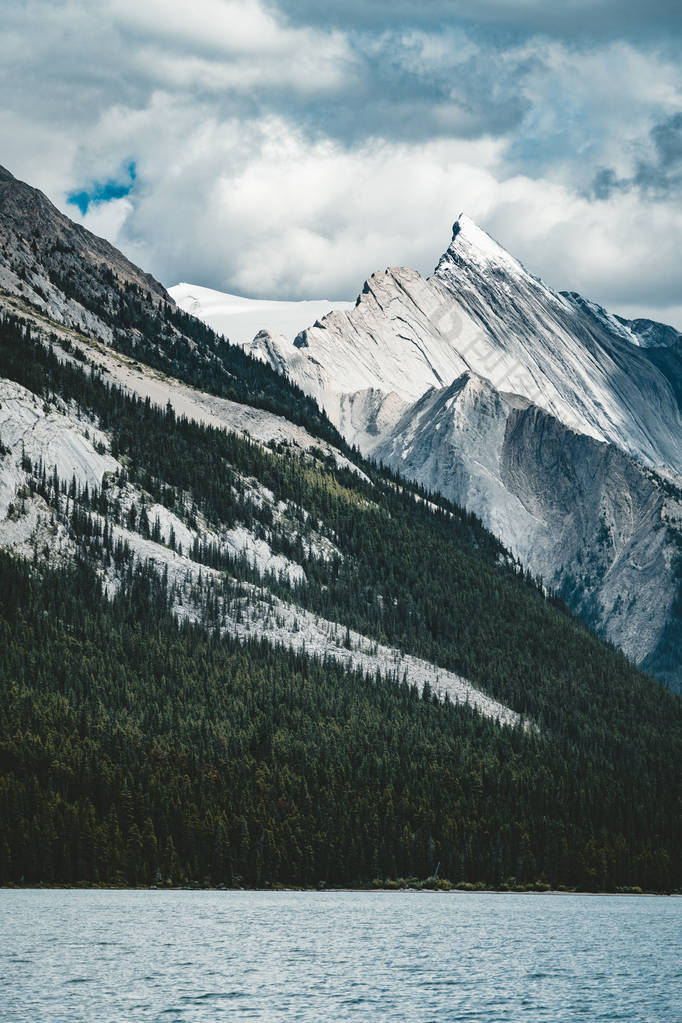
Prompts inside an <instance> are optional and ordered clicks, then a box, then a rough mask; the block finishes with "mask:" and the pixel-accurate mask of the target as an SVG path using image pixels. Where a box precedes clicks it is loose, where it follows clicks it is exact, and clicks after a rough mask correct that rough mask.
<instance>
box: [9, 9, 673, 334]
mask: <svg viewBox="0 0 682 1023" xmlns="http://www.w3.org/2000/svg"><path fill="white" fill-rule="evenodd" d="M2 7H3V26H2V32H1V33H0V95H1V96H2V100H1V102H0V139H2V152H0V163H1V164H3V165H4V166H5V167H7V168H8V169H9V170H10V171H11V172H12V173H13V174H14V175H15V176H17V177H20V178H22V179H23V180H26V181H28V182H30V183H31V184H34V185H36V186H37V187H39V188H41V189H42V190H43V191H44V192H46V194H47V195H48V196H49V197H50V198H51V199H52V200H53V202H55V203H56V205H57V206H58V207H59V208H60V209H62V210H64V211H65V212H67V213H68V214H69V215H70V216H71V217H73V219H75V220H78V221H80V222H82V223H84V224H85V225H86V226H87V227H88V228H90V229H91V230H92V231H94V232H95V233H97V234H100V235H103V236H105V237H107V238H109V239H110V240H111V241H113V242H114V243H115V244H116V245H118V247H119V248H121V249H122V250H123V251H124V252H125V253H126V255H128V256H129V257H130V258H131V259H133V260H134V261H135V262H136V263H138V264H140V265H141V266H143V267H144V268H145V269H146V270H149V271H151V272H152V273H153V274H154V275H155V276H156V277H157V278H158V279H159V280H161V281H162V282H163V283H164V284H166V285H167V286H170V285H173V284H175V283H177V282H178V281H189V282H191V283H195V284H202V285H205V286H207V287H212V288H217V289H219V290H224V291H230V292H236V293H239V294H244V295H248V296H252V297H263V298H286V299H292V298H323V297H324V298H328V299H330V300H334V299H352V298H354V297H355V295H356V294H357V293H358V292H359V291H360V289H361V287H362V283H363V281H364V279H365V278H366V277H368V276H369V275H370V274H371V273H372V272H374V271H376V270H383V269H385V268H386V267H387V266H389V265H391V266H395V265H404V266H411V267H415V268H416V269H418V270H420V271H421V272H422V273H424V274H429V273H430V272H431V271H432V270H433V268H434V266H435V265H436V263H437V261H438V257H439V256H440V254H441V252H442V251H443V250H444V249H445V248H446V247H447V245H448V244H449V241H450V236H451V226H452V222H453V221H454V220H455V218H456V217H457V216H458V214H459V213H460V212H462V211H465V212H467V213H468V214H469V215H470V216H471V217H473V218H474V220H476V221H477V223H479V224H480V225H481V226H482V227H483V228H485V229H486V230H487V231H488V232H489V233H490V234H492V235H493V237H495V238H496V239H497V240H498V241H499V242H500V243H501V244H503V245H504V246H505V247H506V248H507V249H509V250H510V251H511V252H512V253H513V254H514V255H515V256H517V257H518V258H519V259H520V260H521V261H522V262H523V263H524V264H525V265H526V266H527V268H528V269H529V270H531V272H533V273H534V274H536V275H538V276H541V277H542V278H543V279H544V280H545V281H547V283H548V284H550V285H552V286H553V287H556V288H559V289H566V290H576V291H580V292H582V293H583V294H584V295H586V296H587V297H589V298H591V299H593V300H595V301H597V302H600V303H601V304H603V305H606V306H607V307H608V308H609V309H611V310H612V311H614V312H617V313H620V314H622V315H631V316H638V315H642V316H650V317H652V318H655V319H661V320H663V321H665V322H669V323H672V324H674V325H675V326H677V327H678V328H680V329H682V256H681V253H680V243H681V241H682V61H681V60H680V52H681V47H682V8H680V4H679V0H674V2H663V0H645V2H639V0H590V2H588V0H564V2H563V3H561V4H559V3H556V4H555V3H549V2H547V0H513V2H511V0H477V2H474V0H449V2H444V0H421V2H418V3H414V2H411V0H393V2H392V3H390V4H389V3H385V2H382V3H376V2H370V0H362V2H360V0H330V2H327V3H323V2H320V0H317V2H316V0H193V2H192V3H191V4H190V3H186V2H182V3H180V2H175V0H3V4H2Z"/></svg>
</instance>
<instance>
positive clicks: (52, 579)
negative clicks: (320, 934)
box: [0, 319, 682, 888]
mask: <svg viewBox="0 0 682 1023" xmlns="http://www.w3.org/2000/svg"><path fill="white" fill-rule="evenodd" d="M245 358H247V357H246V356H245ZM0 377H4V378H6V379H8V380H12V381H16V382H17V384H20V385H23V386H24V387H26V388H28V390H29V392H31V393H32V394H34V395H36V396H38V397H39V399H40V400H41V401H42V402H43V403H44V404H45V406H46V407H50V406H52V405H55V404H58V405H59V407H60V408H62V409H63V410H64V412H65V413H66V412H68V414H69V415H71V416H72V417H76V418H77V419H79V421H82V422H85V423H87V424H91V428H92V429H96V430H97V431H100V433H98V436H100V435H101V437H103V438H104V439H105V440H102V441H98V444H99V445H100V446H101V448H102V450H103V451H104V450H105V448H106V447H107V445H108V456H110V457H111V458H112V459H115V461H114V462H113V464H114V465H116V467H117V468H116V469H115V471H113V472H112V471H110V472H108V473H105V475H104V477H103V478H102V482H101V485H100V486H98V487H93V486H83V485H82V483H81V482H79V480H78V479H76V477H75V476H74V478H73V479H66V478H60V477H59V476H58V474H57V472H56V470H54V469H53V468H51V467H50V465H49V464H47V463H46V462H45V461H42V460H41V461H38V462H37V463H35V464H34V462H32V461H31V459H30V458H29V457H28V456H26V455H25V454H24V457H23V459H22V466H21V471H22V473H23V477H22V478H23V479H24V480H25V483H24V484H23V485H22V493H21V495H20V496H18V499H17V506H16V507H15V508H14V509H13V510H12V515H13V516H15V518H18V519H20V518H21V516H22V514H23V515H26V514H28V512H27V511H25V510H22V505H23V506H25V508H30V507H32V506H35V507H40V508H41V509H43V510H42V511H41V514H42V515H43V517H45V516H46V515H48V516H50V517H51V524H50V527H49V528H50V529H52V530H53V531H54V533H55V534H58V533H59V532H60V531H61V533H63V534H64V536H65V537H66V538H67V540H68V543H69V544H70V547H69V548H68V549H69V550H70V551H71V555H70V557H69V559H67V560H66V561H64V560H62V564H61V567H56V565H55V559H54V557H53V556H52V557H51V556H50V554H49V550H48V551H46V550H44V549H43V544H42V541H41V544H40V545H39V544H37V543H36V545H35V547H34V551H33V554H32V561H31V563H30V564H28V563H27V564H22V563H20V562H17V561H15V560H13V559H12V558H11V557H10V556H3V559H2V563H1V571H0V586H1V588H2V606H1V608H0V628H1V629H2V630H3V638H2V642H1V643H0V659H1V660H0V663H1V669H0V670H1V674H0V685H1V687H2V712H1V717H0V721H1V723H2V724H1V730H0V756H1V759H0V772H1V778H0V794H1V795H0V798H1V802H0V811H1V816H2V820H3V822H5V824H6V827H5V830H4V842H3V840H2V839H0V861H1V862H0V871H1V874H0V877H1V879H2V880H3V881H5V882H7V881H12V882H20V881H22V879H23V881H24V882H25V883H29V882H30V883H33V882H37V881H46V882H66V881H69V882H77V881H110V882H126V883H150V882H152V881H155V880H157V879H167V878H171V879H172V880H173V881H174V882H176V883H178V882H181V881H188V880H192V881H196V882H203V881H204V880H209V881H210V882H211V883H216V884H217V883H225V884H235V883H245V884H262V883H275V882H281V883H288V884H317V883H319V882H325V883H337V884H341V883H351V882H360V881H362V882H365V881H370V880H372V879H373V878H375V877H377V876H381V877H396V876H409V875H413V874H414V875H418V876H422V877H424V876H427V875H428V874H430V873H431V872H432V871H433V870H434V869H435V867H436V865H437V864H438V862H440V863H441V874H442V875H445V876H448V877H450V878H452V880H453V881H472V882H475V881H484V882H486V883H499V882H501V881H504V880H505V879H507V878H510V877H514V878H517V879H518V880H523V881H525V882H533V881H535V880H537V879H538V878H541V879H542V880H544V881H546V882H548V883H551V884H575V885H579V886H582V887H602V888H604V887H606V888H612V887H615V886H627V885H636V884H639V885H643V886H647V887H656V888H670V887H676V886H678V885H679V884H680V880H681V879H680V875H679V851H680V841H679V839H680V835H679V821H680V819H681V815H680V773H679V764H680V762H681V756H680V755H681V754H682V711H681V704H680V700H679V698H677V697H675V696H673V695H672V694H670V693H668V692H667V691H666V690H664V689H663V687H662V686H660V685H658V684H656V683H654V682H653V681H652V680H651V679H649V678H647V677H646V676H645V675H643V674H642V673H641V672H639V671H638V670H636V669H635V668H633V667H632V666H631V665H630V664H629V663H628V662H627V661H626V659H625V658H624V657H623V656H622V655H621V654H619V653H618V652H616V651H615V650H614V649H613V648H611V647H609V646H608V645H606V644H604V643H602V642H600V641H598V640H597V639H596V638H595V637H594V636H593V635H592V634H590V632H589V631H588V630H587V629H586V628H585V626H583V625H582V624H581V623H579V622H578V621H577V620H576V619H575V618H573V617H572V616H571V615H570V614H569V613H568V612H567V610H566V609H565V607H564V606H563V605H562V604H561V602H560V601H557V600H555V599H553V598H551V597H546V596H544V595H543V593H542V591H541V589H540V588H539V587H538V585H537V584H536V582H535V581H533V580H532V579H531V578H529V577H528V576H527V575H525V574H524V573H523V572H522V571H521V570H520V566H519V565H518V564H515V563H514V562H513V560H512V559H511V558H509V556H508V555H507V554H506V553H505V551H504V550H503V548H502V547H501V545H500V544H499V542H498V541H496V540H495V538H494V537H492V536H491V535H490V534H489V533H488V532H486V530H485V529H483V527H482V526H481V524H480V522H479V521H478V520H477V519H476V518H475V516H472V515H470V514H467V513H466V512H464V511H463V510H462V509H460V508H458V507H457V506H455V505H452V504H449V503H448V502H446V501H443V500H440V499H438V500H436V499H434V498H433V497H432V495H427V494H425V493H424V492H423V491H419V490H418V489H417V488H415V487H409V486H407V485H406V484H405V482H404V481H402V480H400V479H399V478H398V477H396V476H391V475H389V474H387V473H385V472H384V471H383V470H380V469H379V468H378V467H376V466H373V465H371V464H370V463H363V464H362V469H363V471H364V475H363V473H359V472H357V471H353V470H352V469H350V468H343V467H339V465H338V464H337V462H336V461H335V460H334V458H332V457H330V456H325V455H323V453H322V452H321V451H318V452H315V451H314V450H310V451H307V452H305V451H301V450H300V449H297V448H293V447H290V446H283V445H279V446H277V445H275V446H272V447H271V448H270V449H268V448H266V447H265V446H263V445H262V444H256V443H254V442H252V441H249V440H248V439H245V438H243V437H239V436H237V435H236V434H234V433H229V432H226V431H224V430H218V429H215V428H210V427H207V426H205V425H202V424H200V423H197V422H194V421H191V420H189V419H186V418H184V417H182V416H178V415H176V413H175V412H174V411H173V409H172V408H166V409H165V410H163V409H159V408H157V407H155V406H154V405H152V403H151V402H149V401H146V402H145V401H142V400H140V399H139V398H138V397H136V396H134V395H131V394H127V393H124V392H123V391H122V390H121V389H120V388H118V387H116V386H114V385H112V383H111V382H110V381H109V380H107V379H106V378H105V376H103V375H102V374H101V373H100V372H99V371H98V370H97V368H96V367H95V366H94V365H93V364H92V362H90V361H89V360H88V359H87V358H86V357H84V356H83V354H82V352H81V351H80V349H77V348H75V347H74V348H72V349H69V346H68V343H67V342H66V341H65V339H64V337H63V336H62V337H59V338H57V336H56V335H55V336H54V337H53V339H52V342H51V343H50V341H49V339H46V338H45V337H41V336H39V335H38V334H37V333H36V331H35V330H33V329H30V328H28V327H27V326H26V325H25V324H22V323H20V322H18V321H15V320H12V319H5V320H4V321H3V322H2V324H1V325H0ZM1 439H2V438H0V440H1ZM9 457H10V456H9V454H8V452H7V451H5V449H4V448H3V450H2V452H0V458H9ZM32 502H33V505H32ZM154 507H156V508H163V509H165V510H166V511H167V513H168V515H172V516H173V519H172V521H174V522H175V523H176V524H177V535H176V532H175V531H173V532H171V531H169V530H165V531H164V530H163V529H162V528H161V524H160V520H159V519H158V517H157V518H156V519H154V518H153V517H150V515H149V509H151V508H154ZM234 527H239V528H243V529H246V530H247V531H249V533H250V535H253V536H254V537H256V538H260V539H261V540H262V541H263V542H265V543H267V545H268V546H269V549H270V550H271V551H272V552H273V554H274V555H276V556H277V557H280V558H281V559H282V561H281V562H280V563H281V564H287V565H291V566H294V567H295V569H296V570H295V571H290V572H288V573H287V572H284V571H279V572H276V573H275V572H272V571H270V572H266V571H263V570H260V569H259V568H258V566H257V565H256V564H255V563H254V562H253V561H251V560H249V559H248V558H245V557H243V556H235V554H234V552H233V551H232V550H231V549H230V548H229V547H228V546H227V545H225V544H223V543H222V542H221V541H220V537H221V535H223V533H224V531H225V530H226V529H229V528H234ZM181 529H182V530H184V531H185V533H186V535H187V536H188V537H191V538H192V540H191V543H190V544H186V547H185V549H184V550H183V551H182V555H183V559H184V560H183V562H182V564H183V565H189V566H192V565H194V566H196V571H195V574H194V575H193V576H192V582H191V586H189V587H186V588H184V589H183V588H182V586H180V585H179V584H178V583H177V581H173V580H170V581H168V582H166V581H164V572H163V571H161V570H160V568H159V564H160V562H157V567H156V568H154V567H153V566H152V563H151V562H145V561H144V559H141V557H140V556H139V553H137V554H136V550H138V551H139V547H138V548H136V547H135V546H134V545H133V540H134V539H135V538H142V539H143V540H144V542H145V543H146V544H149V545H151V546H149V547H146V548H145V549H148V550H152V551H154V552H156V554H155V556H156V555H159V554H160V553H162V552H163V551H164V550H165V551H171V552H172V556H173V557H175V556H176V554H177V553H178V548H179V547H181V543H180V542H179V541H178V539H177V537H178V536H179V535H180V530H181ZM221 531H223V533H221ZM41 535H46V534H41ZM183 535H184V533H183ZM126 537H127V539H126ZM321 552H324V554H322V553H321ZM169 557H170V554H169ZM176 561H177V558H176ZM74 562H75V563H74ZM183 570H185V569H183ZM186 571H189V569H186ZM192 571H194V570H192ZM202 573H203V574H202ZM249 586H258V587H261V588H264V589H261V590H259V592H266V594H269V596H266V597H265V598H263V599H267V600H270V601H272V602H276V601H277V600H279V601H286V602H293V603H294V605H295V607H298V608H300V609H301V614H303V613H304V612H305V613H312V614H313V615H315V616H322V617H324V618H325V619H328V620H330V621H333V622H337V623H339V624H340V625H341V626H343V627H344V628H345V629H346V630H351V629H352V630H357V632H359V633H362V634H363V635H365V636H367V637H369V638H370V639H373V640H375V641H376V642H377V643H384V642H385V643H389V644H392V645H393V646H395V647H398V648H400V649H402V650H404V651H406V652H407V653H410V654H414V655H417V656H420V657H423V658H425V659H427V660H429V661H431V662H433V663H435V664H436V665H439V666H441V667H442V668H443V669H451V670H453V671H456V672H459V673H461V674H462V675H463V676H465V677H466V678H467V679H470V680H471V681H472V682H474V683H476V684H477V685H478V686H479V687H480V688H481V689H483V690H485V691H487V692H489V693H491V694H492V695H493V696H495V697H496V698H497V699H499V700H501V701H503V702H504V703H506V704H507V705H508V706H510V707H511V708H513V709H514V710H516V711H518V712H519V713H520V714H522V715H524V716H525V718H526V723H525V724H524V723H521V724H519V726H518V727H516V728H509V727H502V726H500V725H499V724H495V723H494V722H492V721H486V720H484V719H483V718H481V717H479V716H478V715H477V714H475V713H474V712H473V711H472V710H471V709H470V708H467V707H465V706H461V705H460V706H453V705H452V704H447V703H446V704H443V703H441V702H439V701H438V700H436V699H434V697H433V694H432V693H431V692H430V691H429V688H428V687H427V688H426V690H425V693H424V694H423V696H421V697H420V695H419V693H418V692H417V690H416V689H415V688H414V687H409V686H406V685H401V684H400V680H396V679H394V678H390V677H383V678H382V677H371V678H367V677H365V676H364V675H363V674H362V673H361V672H349V671H348V670H344V668H343V667H342V666H340V665H339V664H338V663H336V662H335V661H334V660H333V659H332V658H331V657H328V658H326V659H325V660H324V661H321V660H316V659H315V658H311V657H310V656H303V655H301V654H300V653H293V652H291V651H288V650H285V649H275V648H273V646H272V644H271V643H270V644H269V643H267V642H266V641H264V639H263V635H264V633H263V631H262V629H261V630H260V631H259V628H256V625H255V623H254V626H253V638H252V639H251V640H249V641H247V642H246V643H242V644H241V645H240V644H239V643H237V642H236V640H235V638H234V635H233V634H232V632H231V629H230V627H229V622H230V621H233V620H234V619H232V618H230V614H232V613H233V612H234V608H235V606H236V605H237V604H238V605H239V607H238V610H237V611H236V612H234V613H235V614H238V615H239V616H246V617H247V619H248V615H249V613H250V611H249V601H251V600H252V597H249V596H248V594H249V593H250V592H251V591H249V590H248V587H249ZM245 594H247V596H246V597H245V596H244V595H245ZM240 601H241V603H240ZM273 606H274V603H273ZM275 611H276V608H275ZM178 616H179V618H180V619H181V620H182V622H183V624H178V622H177V620H176V618H177V617H178ZM350 635H351V633H350V632H349V631H347V636H348V637H349V638H348V642H349V643H350ZM46 836H47V837H46Z"/></svg>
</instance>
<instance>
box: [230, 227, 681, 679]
mask: <svg viewBox="0 0 682 1023" xmlns="http://www.w3.org/2000/svg"><path fill="white" fill-rule="evenodd" d="M246 348H247V350H248V351H249V352H251V353H252V354H253V355H255V356H256V357H258V358H260V359H262V360H264V361H266V362H267V363H268V364H269V365H271V366H272V367H273V368H275V369H277V370H278V371H279V372H284V373H286V374H287V375H288V376H289V377H290V379H292V380H294V381H295V382H296V383H297V384H298V385H299V386H300V387H301V388H302V389H303V390H305V391H306V392H307V393H309V394H311V395H313V396H314V397H315V398H316V399H317V401H318V402H319V403H320V404H321V405H322V407H324V408H325V410H326V411H327V413H328V415H329V416H330V418H331V420H332V421H333V422H334V423H335V424H336V425H337V426H338V428H339V430H340V431H341V433H342V434H343V435H344V436H345V437H346V439H347V440H348V442H349V443H353V444H357V445H358V447H359V448H360V450H361V451H362V452H363V453H364V454H366V455H372V456H373V457H377V458H379V459H381V460H382V461H384V462H385V463H386V464H388V465H390V466H392V467H393V468H395V469H398V470H399V471H401V472H404V473H405V474H407V475H408V476H409V477H410V478H412V479H414V480H417V481H418V482H420V483H422V484H423V485H425V486H427V487H429V488H430V489H433V490H435V491H439V492H441V493H443V494H444V495H446V496H447V497H449V498H450V499H452V500H454V501H457V502H458V503H460V504H463V505H464V506H466V507H468V508H471V509H472V510H473V511H475V512H476V514H478V515H480V516H481V518H482V520H483V521H484V522H485V524H486V525H487V526H488V527H489V528H490V529H491V530H492V531H493V532H495V533H496V535H498V536H499V537H500V538H501V540H502V541H503V543H504V544H505V545H506V546H508V547H509V548H510V549H511V550H512V552H513V553H514V554H515V555H516V556H518V557H519V558H520V559H521V560H522V562H523V563H524V564H525V565H526V566H527V567H528V568H530V570H531V571H532V572H533V573H535V574H537V575H541V576H542V578H543V579H544V580H545V582H546V584H547V585H549V586H551V587H552V588H555V589H556V590H558V591H559V592H560V593H562V594H563V595H564V596H565V597H566V599H567V600H568V601H569V603H570V604H571V606H572V607H573V608H574V609H575V610H577V611H579V612H580V613H581V614H583V615H584V617H585V618H586V619H587V620H588V621H589V622H590V623H591V624H592V625H593V626H594V627H596V628H597V629H598V630H599V631H600V632H601V633H602V634H603V635H605V636H606V637H608V638H609V639H610V640H612V641H613V642H614V643H616V644H618V645H619V646H621V647H622V648H623V649H624V650H626V651H627V653H628V655H629V656H631V657H633V658H634V659H635V660H636V661H637V662H638V663H642V664H645V665H647V666H648V667H649V668H650V670H652V671H655V672H656V673H657V674H659V675H660V676H661V677H663V678H665V679H667V680H668V681H669V682H670V684H672V685H674V686H679V685H681V684H682V648H681V645H680V644H681V641H680V632H681V631H682V622H681V619H680V610H681V607H682V602H681V599H680V548H681V542H680V536H681V533H680V524H681V521H682V512H681V504H680V495H681V494H682V478H681V476H680V474H681V473H682V389H681V387H680V381H681V380H682V343H681V341H680V335H679V333H678V332H677V331H675V330H674V328H671V327H666V326H665V325H661V324H654V323H652V322H651V321H641V320H639V321H627V320H623V319H622V318H618V317H615V316H612V315H611V314H609V313H608V312H607V311H606V310H604V309H603V308H601V307H600V306H598V305H596V304H595V303H592V302H589V301H587V300H585V299H583V298H582V297H581V296H579V295H576V294H571V293H561V294H560V293H556V292H553V291H552V290H551V289H550V288H548V287H547V286H546V285H545V284H544V283H543V282H542V281H541V280H539V279H538V278H536V277H533V276H532V275H531V274H529V273H528V272H527V271H526V269H525V268H524V267H523V266H522V265H521V264H520V263H519V262H518V261H517V260H515V259H514V258H513V257H512V256H511V255H510V254H509V253H507V252H505V250H504V249H503V248H502V247H501V246H499V245H498V244H497V243H496V242H495V241H493V239H491V238H490V237H489V236H488V235H486V234H485V232H483V231H482V230H481V229H480V228H478V227H477V226H476V225H475V224H474V223H473V222H472V221H471V220H470V219H469V218H468V217H466V216H461V217H460V218H459V219H458V220H457V221H456V223H455V226H454V229H453V238H452V242H451V244H450V246H449V247H448V249H447V251H446V252H445V254H444V255H443V256H442V258H441V259H440V261H439V262H438V265H437V267H436V270H435V272H434V274H433V276H432V277H430V278H428V279H425V278H423V277H422V276H421V275H420V274H419V273H417V272H416V271H413V270H408V269H405V268H396V267H392V268H389V269H388V270H386V271H385V272H384V273H376V274H373V275H372V276H371V277H370V278H369V279H368V280H367V281H366V282H365V284H364V286H363V289H362V292H361V294H360V295H359V296H358V299H357V303H356V306H355V308H354V309H352V310H350V311H335V312H333V313H331V314H329V315H328V316H326V317H324V318H323V319H322V320H320V321H318V322H316V323H315V324H314V325H313V326H311V327H309V328H308V329H306V330H305V331H302V332H301V333H300V334H299V335H298V336H297V338H296V339H295V340H294V342H293V345H292V344H290V343H287V342H286V341H285V339H283V338H282V337H278V336H276V335H273V334H272V333H270V332H267V331H263V332H260V333H259V334H258V335H257V336H256V337H255V338H254V339H253V341H252V342H250V343H249V344H248V345H247V346H246Z"/></svg>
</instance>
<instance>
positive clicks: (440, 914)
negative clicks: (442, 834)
mask: <svg viewBox="0 0 682 1023" xmlns="http://www.w3.org/2000/svg"><path fill="white" fill-rule="evenodd" d="M681 933H682V900H680V899H674V898H669V899H666V898H650V899H648V898H635V897H632V898H629V897H615V896H599V897H584V896H571V895H541V896H536V897H529V898H525V899H518V898H515V897H514V896H513V895H512V896H509V895H491V894H487V893H484V894H459V893H457V894H456V893H442V894H439V895H432V894H430V895H428V896H426V895H425V896H423V897H421V896H417V895H415V894H413V893H405V894H403V893H399V892H395V893H384V892H324V893H317V892H315V893H314V892H184V891H183V892H158V891H155V892H109V891H93V892H88V891H0V1023H37V1021H40V1023H95V1021H96V1023H120V1021H123V1020H125V1021H126V1023H154V1021H158V1023H215V1021H221V1023H222V1021H225V1023H231V1021H234V1023H237V1021H242V1020H259V1021H263V1023H289V1021H292V1020H295V1021H297V1023H319V1021H322V1020H324V1021H330V1023H393V1021H395V1023H398V1021H401V1023H402V1021H406V1020H409V1021H410V1023H466V1021H472V1023H516V1021H518V1023H578V1021H581V1020H584V1021H588V1023H598V1021H605V1023H606V1021H608V1023H617V1021H619V1020H622V1021H626V1023H680V1018H681V1017H680V1013H679V1004H680V1001H681V999H680V936H681Z"/></svg>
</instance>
